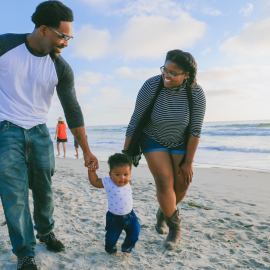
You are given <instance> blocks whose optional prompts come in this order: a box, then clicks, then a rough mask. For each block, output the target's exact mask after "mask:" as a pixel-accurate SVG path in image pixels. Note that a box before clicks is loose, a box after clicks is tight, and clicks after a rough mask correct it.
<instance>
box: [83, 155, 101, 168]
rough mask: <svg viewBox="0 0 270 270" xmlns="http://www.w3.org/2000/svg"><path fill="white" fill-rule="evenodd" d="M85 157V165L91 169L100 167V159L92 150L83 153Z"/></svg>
mask: <svg viewBox="0 0 270 270" xmlns="http://www.w3.org/2000/svg"><path fill="white" fill-rule="evenodd" d="M83 157H84V166H85V167H88V169H89V170H97V169H98V160H97V158H96V157H95V156H94V155H93V154H92V153H91V152H87V153H83Z"/></svg>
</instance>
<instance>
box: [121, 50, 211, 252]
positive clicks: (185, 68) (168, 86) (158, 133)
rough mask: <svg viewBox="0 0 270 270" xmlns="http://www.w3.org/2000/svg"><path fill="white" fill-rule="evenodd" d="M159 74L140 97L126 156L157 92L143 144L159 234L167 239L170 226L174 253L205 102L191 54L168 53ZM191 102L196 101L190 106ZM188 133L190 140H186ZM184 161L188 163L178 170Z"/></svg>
mask: <svg viewBox="0 0 270 270" xmlns="http://www.w3.org/2000/svg"><path fill="white" fill-rule="evenodd" d="M161 73H162V74H161V75H158V76H155V77H152V78H150V79H148V80H147V81H146V82H145V83H144V85H143V86H142V88H141V90H140V91H139V93H138V97H137V101H136V106H135V110H134V113H133V115H132V118H131V120H130V123H129V125H128V128H127V132H126V141H125V145H124V150H123V152H127V153H128V154H129V148H130V147H131V144H132V136H133V134H134V132H135V133H136V131H137V130H136V129H138V126H139V125H140V124H139V123H141V120H142V118H143V117H144V118H145V114H144V112H145V111H146V110H147V109H149V107H150V104H151V101H153V99H154V97H155V94H156V92H157V88H159V89H160V92H159V94H158V95H156V96H157V99H156V100H155V102H154V106H153V109H152V110H151V114H150V113H149V117H148V120H147V122H146V124H144V126H143V129H142V131H143V133H142V135H141V136H140V139H139V143H140V147H141V150H142V152H143V154H144V156H145V158H146V161H147V163H148V167H149V169H150V171H151V173H152V175H153V177H154V179H155V184H156V190H157V199H158V202H159V205H160V208H159V209H158V211H157V224H156V230H157V232H158V233H160V234H163V233H166V224H167V226H168V227H169V234H168V236H167V239H166V240H165V247H167V248H168V249H173V248H175V247H176V246H177V244H178V241H179V238H180V233H181V219H180V216H179V210H178V209H177V204H178V203H179V202H181V201H182V200H183V198H184V197H185V195H186V193H187V190H188V187H189V185H190V183H191V182H192V178H193V165H192V162H193V159H194V156H195V152H196V150H197V147H198V144H199V138H200V134H201V128H202V124H203V119H204V114H205V107H206V102H205V96H204V92H203V90H202V88H201V87H200V86H199V85H197V83H196V73H197V64H196V62H195V59H194V58H193V56H192V55H191V54H190V53H187V52H183V51H181V50H173V51H169V52H168V53H167V56H166V60H165V64H164V66H162V67H161ZM162 80H163V81H162ZM161 83H162V84H161ZM159 84H160V85H161V87H158V85H159ZM188 92H189V93H190V92H191V94H190V95H189V94H188ZM188 97H192V100H191V101H190V103H191V104H190V103H189V98H188ZM190 107H191V108H192V110H191V115H190ZM187 127H189V128H188V136H185V131H186V129H187ZM136 134H137V133H136ZM184 155H185V159H183V157H184ZM182 159H183V161H184V162H183V164H182V163H181V165H180V162H181V161H182ZM179 165H180V166H179Z"/></svg>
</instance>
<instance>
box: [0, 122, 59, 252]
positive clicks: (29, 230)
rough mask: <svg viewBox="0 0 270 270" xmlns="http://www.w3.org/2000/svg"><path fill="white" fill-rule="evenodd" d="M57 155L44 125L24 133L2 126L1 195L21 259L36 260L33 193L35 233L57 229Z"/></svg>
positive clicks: (0, 142)
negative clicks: (31, 206)
mask: <svg viewBox="0 0 270 270" xmlns="http://www.w3.org/2000/svg"><path fill="white" fill-rule="evenodd" d="M54 163H55V161H54V151H53V143H52V140H51V138H50V134H49V130H48V128H47V126H46V125H45V124H43V125H38V126H35V127H33V128H31V129H28V130H27V129H23V128H21V127H19V126H16V125H14V124H12V123H10V122H8V121H3V122H0V195H1V200H2V204H3V208H4V212H5V218H6V222H7V226H8V230H9V236H10V240H11V244H12V247H13V249H12V251H13V252H14V254H15V255H17V256H18V257H23V256H35V245H36V240H35V235H34V228H33V223H32V219H31V214H30V209H29V201H28V195H29V188H30V189H31V190H32V193H33V200H34V221H35V229H36V230H37V232H38V234H39V235H46V234H48V233H49V232H50V231H51V230H52V229H53V226H54V220H53V219H52V214H53V210H54V202H53V191H52V187H51V176H52V175H53V173H54V165H55V164H54Z"/></svg>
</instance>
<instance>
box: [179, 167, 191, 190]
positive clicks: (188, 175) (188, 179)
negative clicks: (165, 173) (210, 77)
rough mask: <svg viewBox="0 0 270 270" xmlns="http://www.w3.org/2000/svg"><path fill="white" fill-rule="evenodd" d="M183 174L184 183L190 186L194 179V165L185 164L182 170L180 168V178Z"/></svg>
mask: <svg viewBox="0 0 270 270" xmlns="http://www.w3.org/2000/svg"><path fill="white" fill-rule="evenodd" d="M181 174H182V176H183V178H184V182H185V184H186V185H190V183H191V182H192V178H193V164H192V163H191V164H189V163H184V164H183V165H182V166H181V167H180V168H179V176H180V175H181Z"/></svg>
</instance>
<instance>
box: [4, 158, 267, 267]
mask: <svg viewBox="0 0 270 270" xmlns="http://www.w3.org/2000/svg"><path fill="white" fill-rule="evenodd" d="M98 174H99V176H100V177H104V176H107V175H108V165H107V164H106V162H103V161H102V162H100V169H99V170H98ZM131 179H132V182H133V185H132V189H133V199H134V211H135V212H136V214H137V216H138V218H139V221H140V223H141V234H140V239H139V241H138V243H137V245H136V248H135V249H134V250H133V252H132V253H131V257H130V258H125V257H123V256H122V254H121V252H119V255H117V256H111V255H109V254H107V253H106V252H105V250H104V236H105V229H104V228H105V214H106V211H107V198H106V192H105V190H104V189H96V188H94V187H93V186H91V185H90V183H89V181H88V178H87V169H86V168H85V167H84V165H83V160H82V159H79V160H75V159H62V158H56V171H55V175H54V177H53V189H54V194H55V212H54V219H55V230H54V231H55V233H56V235H57V237H58V238H59V239H60V240H61V241H63V243H64V244H65V245H66V250H65V252H62V253H51V252H49V251H47V249H46V247H45V246H44V245H43V244H40V243H39V242H38V243H37V245H36V262H37V264H38V266H39V269H42V270H51V269H76V270H77V269H83V270H86V269H270V229H269V228H270V211H269V202H270V198H269V190H270V172H269V171H258V170H242V169H223V168H218V167H214V166H213V167H210V168H200V167H196V166H195V167H194V179H193V183H192V185H191V187H190V189H189V191H188V194H187V196H186V197H185V199H184V201H183V202H181V203H180V204H179V208H180V215H181V218H182V235H181V239H180V243H179V245H178V247H177V248H176V249H175V250H173V251H168V250H166V249H165V248H164V247H163V241H164V239H165V237H166V236H165V235H159V234H158V233H157V232H156V231H155V228H154V225H155V214H156V210H157V207H158V203H157V200H156V191H155V185H154V181H153V179H152V176H151V174H150V172H149V170H148V167H147V165H145V164H142V165H139V167H138V168H133V169H132V177H131ZM30 195H31V194H30ZM30 201H31V202H32V198H31V196H30ZM31 205H32V203H31ZM198 206H201V207H204V208H199V207H198ZM31 207H32V206H31ZM205 208H206V209H210V210H206V209H205ZM32 209H33V208H32ZM3 223H4V213H3V208H2V206H1V207H0V225H1V226H0V235H1V237H0V269H1V270H2V269H3V270H4V269H5V270H9V269H16V262H17V259H16V256H15V255H14V254H13V253H12V252H11V244H10V240H9V237H8V230H7V226H6V225H4V224H3ZM123 239H124V233H123V234H122V235H121V237H120V239H119V241H118V247H119V249H120V245H121V243H122V242H123Z"/></svg>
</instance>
